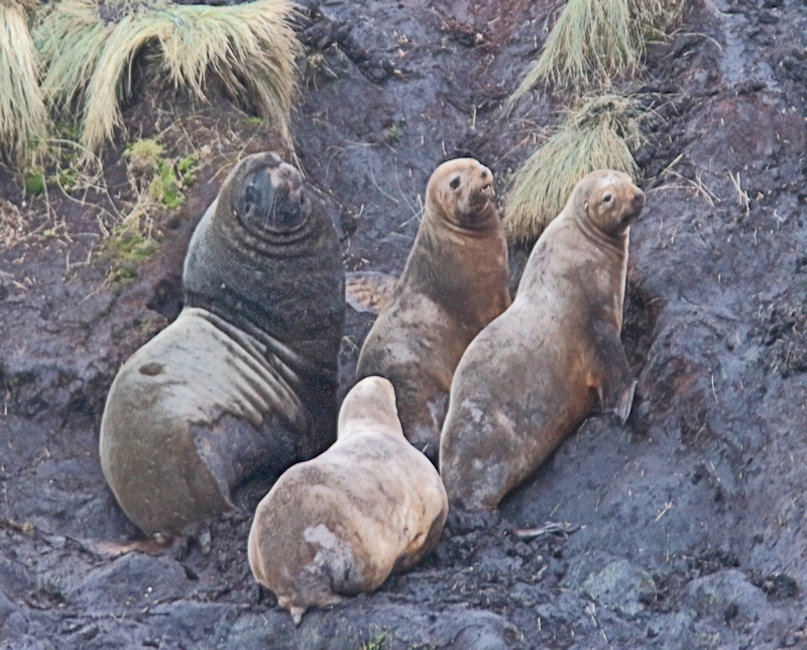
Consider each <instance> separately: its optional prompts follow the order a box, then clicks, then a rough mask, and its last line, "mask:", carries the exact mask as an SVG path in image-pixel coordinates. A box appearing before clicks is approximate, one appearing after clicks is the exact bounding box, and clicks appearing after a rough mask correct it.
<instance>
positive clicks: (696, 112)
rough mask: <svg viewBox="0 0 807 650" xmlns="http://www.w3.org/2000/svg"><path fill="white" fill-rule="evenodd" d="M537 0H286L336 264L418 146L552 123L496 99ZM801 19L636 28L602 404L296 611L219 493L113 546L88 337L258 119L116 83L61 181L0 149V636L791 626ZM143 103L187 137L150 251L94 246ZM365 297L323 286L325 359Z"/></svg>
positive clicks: (120, 527)
mask: <svg viewBox="0 0 807 650" xmlns="http://www.w3.org/2000/svg"><path fill="white" fill-rule="evenodd" d="M561 4H562V3H560V2H545V1H541V0H537V1H535V2H526V1H520V0H500V1H498V2H492V1H491V2H486V1H484V0H480V1H474V2H471V1H466V0H450V1H449V2H435V3H431V2H419V1H416V0H401V1H400V2H397V3H391V2H380V1H361V2H358V1H357V2H341V1H339V0H329V1H327V2H322V3H321V4H319V6H317V5H315V4H314V3H312V2H306V3H304V5H305V18H304V20H303V21H301V24H300V26H299V34H300V36H301V38H302V40H303V42H304V43H305V46H306V58H305V60H304V61H302V62H301V69H302V71H303V73H304V78H305V82H304V89H303V93H302V97H301V101H300V104H299V109H298V111H297V113H296V116H295V121H294V133H295V136H296V151H297V154H298V156H299V160H300V163H301V165H302V167H303V168H304V169H305V171H306V173H307V175H308V177H309V179H310V180H311V182H312V183H313V184H315V185H316V186H317V187H319V188H320V189H321V190H322V191H323V193H324V194H325V195H326V198H327V201H328V207H329V210H330V212H331V215H332V217H333V219H334V222H335V224H336V225H337V227H338V229H339V232H340V236H341V240H342V243H343V250H344V258H345V265H346V268H347V269H348V270H349V271H354V270H377V271H384V272H390V273H398V272H399V271H400V270H401V268H402V266H403V261H404V258H405V256H406V253H407V251H408V249H409V246H410V244H411V242H412V240H413V238H414V235H415V232H416V230H417V225H418V219H417V215H418V212H419V207H420V200H421V197H422V195H423V191H424V188H425V183H426V180H427V178H428V175H429V174H430V172H431V170H432V169H433V168H434V167H435V166H436V165H437V164H438V163H439V162H440V161H442V160H444V159H446V158H449V157H454V156H457V155H474V156H476V157H478V158H480V159H481V160H483V161H484V162H485V163H486V164H488V165H489V166H490V167H491V168H492V169H493V171H494V174H496V176H497V178H498V182H499V187H500V188H501V187H502V185H503V184H504V183H506V180H507V177H508V175H509V174H510V173H511V172H512V170H513V169H514V168H515V167H516V166H517V165H518V164H519V163H520V162H521V161H523V160H524V159H525V158H526V157H527V156H528V155H529V154H530V153H531V152H532V150H533V149H534V146H535V143H536V141H537V140H536V136H535V133H536V132H539V130H540V128H541V127H545V126H548V125H552V124H556V123H557V120H558V110H559V107H560V106H561V105H562V102H563V99H564V98H563V97H562V96H560V95H553V94H552V93H550V92H547V91H545V90H538V91H536V92H534V93H533V94H532V95H531V96H529V97H528V98H526V99H524V100H522V102H521V103H520V104H519V106H518V107H517V108H516V110H515V111H514V112H513V114H511V115H510V116H507V115H505V114H504V113H503V111H502V110H501V104H502V100H503V99H504V98H505V97H506V96H507V94H508V93H509V92H511V91H512V90H513V89H514V88H515V87H516V85H517V84H518V81H519V80H520V76H521V74H522V72H523V71H524V69H525V66H526V65H527V64H528V62H529V61H530V60H531V59H532V58H534V57H535V56H536V55H537V52H538V50H539V48H540V45H541V43H542V42H543V40H544V39H545V38H546V35H547V25H548V24H549V25H551V24H552V22H553V20H554V17H555V15H556V12H557V9H558V7H559V6H560V5H561ZM805 33H807V8H806V7H805V5H804V3H803V2H802V1H801V0H764V1H763V0H692V1H691V2H690V3H689V9H688V11H687V15H686V20H685V24H684V25H683V26H682V27H681V29H680V30H679V32H678V33H677V34H676V35H675V37H674V38H673V39H672V41H671V42H670V43H669V44H667V45H663V46H657V47H654V48H653V49H652V50H651V52H650V58H649V63H650V65H649V72H648V73H647V75H646V76H644V77H643V78H642V80H641V81H640V84H641V87H640V88H639V90H640V92H641V93H642V97H643V101H644V102H645V103H646V104H647V105H648V106H652V107H654V108H655V110H656V117H655V119H653V120H651V121H650V122H649V123H648V124H647V129H648V135H649V138H650V139H649V142H648V144H647V145H646V146H645V147H643V148H642V149H641V150H640V151H639V152H638V153H637V160H638V162H639V163H640V165H641V167H642V170H643V173H644V175H645V180H644V182H643V186H644V187H645V189H646V190H647V202H646V207H645V210H644V213H643V215H642V217H641V219H640V221H639V222H637V224H636V225H635V226H634V227H633V229H632V242H631V252H630V268H629V277H628V284H629V286H628V292H627V299H626V324H625V330H624V334H623V339H624V343H625V346H626V349H627V351H628V355H629V358H630V360H631V362H632V365H633V367H634V368H635V372H636V375H637V377H638V382H639V383H638V388H637V393H636V401H635V403H634V410H633V413H632V415H631V417H630V419H629V420H628V422H627V424H626V425H624V426H620V425H619V424H618V423H616V422H614V421H611V420H609V419H607V418H595V419H591V420H589V421H587V422H586V423H585V424H584V425H583V426H582V427H581V429H580V431H579V432H578V433H577V434H576V435H574V436H572V437H571V438H570V439H568V440H567V441H566V442H565V443H564V444H563V445H562V446H561V447H560V449H559V450H558V451H557V453H556V454H555V455H554V456H553V457H552V458H551V459H550V461H549V462H548V463H547V464H546V466H545V467H544V468H542V469H541V470H540V472H539V473H538V475H537V476H536V477H535V478H534V479H533V480H532V481H530V482H529V483H528V484H526V485H525V486H524V487H523V489H521V490H519V491H518V492H516V493H515V494H513V495H512V496H511V497H510V498H508V499H507V500H506V501H505V502H504V503H503V504H502V507H501V510H500V511H499V512H496V513H493V514H486V515H468V514H464V513H460V512H454V513H452V514H451V515H450V518H449V522H448V525H447V527H446V530H445V532H444V534H443V538H442V540H441V542H440V544H439V546H438V547H437V549H436V551H435V552H434V553H433V554H432V555H431V556H430V557H429V558H428V559H427V560H425V561H424V562H423V563H422V565H420V566H419V567H417V568H416V569H415V570H414V571H412V572H411V573H408V574H406V575H402V576H397V577H393V578H391V579H389V580H388V581H387V582H386V583H385V584H384V585H383V586H382V587H381V588H380V589H379V590H378V591H377V592H376V593H374V594H371V595H363V596H360V597H358V598H356V599H354V600H352V601H350V602H349V603H347V604H345V605H341V606H337V607H334V608H332V609H328V610H315V611H311V612H310V613H308V614H307V615H306V616H305V618H304V621H303V623H302V625H301V626H300V628H299V629H297V628H295V627H294V626H293V624H292V622H291V619H290V617H289V616H288V614H287V613H286V612H284V611H281V610H279V609H278V608H276V607H275V603H274V600H273V598H272V596H271V595H267V594H261V593H260V592H259V590H258V588H257V587H256V585H255V583H254V582H253V581H252V578H251V576H250V573H249V568H248V566H247V561H246V536H247V532H248V529H249V523H250V520H249V515H248V514H233V515H232V516H228V517H225V518H223V519H222V520H221V521H219V522H216V523H215V524H214V525H213V527H212V541H211V545H210V550H209V552H203V550H202V549H201V548H200V547H199V545H198V544H195V543H191V544H190V546H189V547H188V548H184V549H183V548H175V549H174V550H173V551H170V552H161V553H156V554H147V553H142V552H138V551H130V552H122V546H123V545H125V543H126V542H127V541H128V540H135V539H137V538H138V534H137V531H136V529H135V528H134V527H133V526H132V525H131V524H129V523H128V522H127V521H126V519H125V518H124V516H123V515H122V513H121V512H120V510H119V509H118V507H117V505H116V504H115V502H114V499H113V497H112V495H111V493H110V492H109V490H108V489H107V487H106V484H105V482H104V480H103V477H102V474H101V470H100V466H99V462H98V453H97V443H98V429H99V421H100V416H101V412H102V409H103V403H104V398H105V394H106V391H107V389H108V387H109V385H110V383H111V381H112V378H113V377H114V374H115V372H116V370H117V368H118V367H119V365H120V364H121V363H122V362H123V361H124V360H125V359H126V358H127V357H128V356H129V355H130V354H131V353H132V352H133V351H134V350H135V349H136V348H137V347H138V346H139V345H141V344H142V343H143V342H144V341H146V340H147V339H148V338H150V337H151V336H153V335H154V334H155V333H156V332H157V331H159V330H160V329H161V328H162V327H164V326H165V325H166V324H167V323H168V322H170V320H171V319H172V318H173V317H174V316H175V315H176V314H177V313H178V311H179V308H180V295H181V294H180V286H179V278H180V270H181V263H182V258H183V255H184V249H185V246H186V244H187V240H188V237H189V236H190V232H191V230H192V228H193V225H194V223H195V221H196V220H197V219H198V218H199V217H200V216H201V214H202V212H203V209H204V207H205V206H206V205H207V203H208V202H209V201H210V200H211V199H212V198H213V197H214V196H215V192H216V188H217V187H218V184H219V183H220V181H221V179H222V178H223V173H224V172H225V171H226V169H227V167H228V166H229V165H231V164H232V163H233V162H234V160H235V159H237V157H238V156H239V155H241V154H242V153H243V152H244V151H252V150H259V149H262V148H267V147H273V146H276V145H277V143H276V140H275V139H274V138H273V136H272V134H271V132H270V131H269V130H268V129H266V128H265V127H261V126H256V125H255V123H254V120H249V119H246V115H241V114H239V113H236V112H235V111H234V110H233V109H232V108H231V107H230V105H229V104H227V103H226V102H225V101H224V100H222V101H215V102H213V105H212V106H208V107H197V108H194V107H191V106H190V105H189V104H188V102H187V101H185V100H183V98H181V97H179V98H177V97H176V96H175V95H173V94H172V93H171V92H170V91H167V90H158V91H154V92H152V91H149V92H146V91H145V90H143V91H142V92H138V94H137V95H136V97H135V98H134V99H133V101H131V102H130V103H129V104H128V105H127V110H126V123H127V132H126V133H122V134H121V135H120V138H119V140H118V141H117V142H116V145H115V146H114V147H110V148H109V149H108V150H107V152H106V154H105V156H104V161H103V166H104V170H105V179H106V186H105V187H100V186H99V185H98V183H97V182H96V183H95V189H93V188H90V189H88V191H87V193H86V195H80V196H79V198H82V196H83V198H85V199H86V202H85V203H84V204H82V203H79V202H78V201H76V200H73V199H68V198H66V197H65V196H64V195H63V194H61V193H60V192H59V191H58V189H57V188H54V187H50V188H49V193H48V198H47V200H46V199H45V197H42V196H39V197H37V198H33V199H31V198H30V197H28V198H26V197H25V196H24V195H23V193H22V192H21V190H20V186H19V182H18V179H16V178H15V177H14V175H13V174H12V173H11V172H10V171H9V170H5V169H2V170H0V183H1V184H2V185H0V187H2V191H3V203H2V214H3V220H2V225H3V231H2V234H3V239H2V241H3V242H4V243H5V244H6V245H7V248H5V249H3V250H0V647H2V648H14V649H20V648H114V647H143V646H145V647H154V648H198V647H216V648H232V649H236V648H238V649H243V648H305V649H309V648H340V649H341V648H345V649H356V648H367V649H370V648H372V649H380V648H390V649H393V648H395V649H397V648H457V649H460V648H463V649H465V648H469V649H491V650H492V649H497V648H537V647H547V648H610V647H613V648H631V647H636V648H778V647H807V598H805V595H804V591H805V589H806V588H807V527H805V525H804V524H803V522H804V517H805V500H806V499H805V489H804V486H805V485H807V463H806V462H805V461H806V460H807V438H806V435H807V406H806V404H807V399H806V396H807V374H806V373H807V332H806V331H805V327H806V326H807V320H806V319H805V311H806V310H807V306H805V305H807V252H806V251H807V227H806V226H805V219H806V218H807V215H805V205H807V190H806V189H805V188H807V179H805V175H806V174H807V160H806V159H805V141H806V137H805V119H804V114H805V88H807V49H805V46H806V45H807V43H805V36H804V35H805ZM140 82H141V83H140V86H138V85H137V84H136V87H139V88H142V87H143V86H145V80H140ZM154 133H163V137H164V140H165V141H167V142H168V143H169V144H170V145H171V147H172V150H171V153H172V155H176V156H181V155H185V154H186V153H188V151H189V150H190V149H196V150H199V151H202V155H200V160H201V162H202V167H201V169H200V170H199V172H198V174H197V181H196V183H195V184H194V185H193V186H192V187H191V188H190V189H189V190H187V191H186V202H185V204H184V205H183V206H182V207H180V208H179V209H177V210H171V211H169V210H165V211H162V212H160V213H159V214H158V215H157V217H155V219H154V223H153V233H154V236H155V238H156V239H157V240H159V242H160V247H159V250H158V251H157V253H156V254H154V255H152V256H151V257H149V258H148V259H145V260H140V259H139V258H136V256H135V259H129V258H125V259H123V260H122V259H121V255H120V253H119V254H117V255H116V254H115V253H114V251H113V252H112V253H110V251H109V248H108V247H106V246H104V245H103V244H102V239H103V238H102V237H101V233H102V232H103V231H104V229H109V228H111V227H112V225H113V224H114V223H115V219H116V217H115V215H114V212H115V209H116V208H115V206H116V205H117V206H119V205H122V204H123V203H125V201H126V200H127V197H129V198H131V188H132V184H131V183H130V181H129V180H128V179H127V177H126V173H125V164H124V162H123V161H122V160H121V152H122V150H123V147H124V146H125V144H126V142H129V141H133V140H134V139H137V137H139V135H141V134H142V135H150V134H154ZM539 139H540V138H538V140H539ZM205 147H206V148H205ZM17 224H19V229H18V228H17V227H16V225H17ZM524 254H525V251H524V250H521V249H514V250H513V251H512V259H513V277H514V280H515V279H516V278H517V277H518V274H519V272H520V268H521V265H522V264H523V260H524ZM144 257H146V256H144ZM130 276H134V277H130ZM371 319H372V316H371V315H369V314H365V313H358V312H354V311H352V310H350V309H349V310H348V314H347V321H348V329H347V332H346V338H345V345H344V347H343V354H342V386H343V390H344V389H346V388H347V387H348V386H349V384H350V380H351V374H352V371H353V368H354V366H355V362H356V357H357V352H358V346H360V344H361V342H362V339H363V337H364V335H365V334H366V332H367V330H368V328H369V325H370V323H371ZM547 522H555V523H557V524H560V525H559V526H556V527H551V526H550V527H549V532H543V533H541V534H537V535H534V536H532V537H524V536H523V534H519V531H523V529H535V528H538V527H541V526H544V525H545V524H546V523H547ZM551 531H555V532H551ZM534 532H538V531H534Z"/></svg>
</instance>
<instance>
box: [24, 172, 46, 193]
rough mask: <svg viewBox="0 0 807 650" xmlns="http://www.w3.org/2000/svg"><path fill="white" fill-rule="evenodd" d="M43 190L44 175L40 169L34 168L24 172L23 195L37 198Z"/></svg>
mask: <svg viewBox="0 0 807 650" xmlns="http://www.w3.org/2000/svg"><path fill="white" fill-rule="evenodd" d="M44 190H45V173H44V171H43V169H42V168H41V167H34V168H31V169H29V170H28V171H27V172H25V193H26V194H28V195H29V196H37V195H39V194H42V192H43V191H44Z"/></svg>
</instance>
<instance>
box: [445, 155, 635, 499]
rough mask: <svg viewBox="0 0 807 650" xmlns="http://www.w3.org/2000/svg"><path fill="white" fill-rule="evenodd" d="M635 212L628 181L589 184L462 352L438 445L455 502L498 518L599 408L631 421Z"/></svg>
mask: <svg viewBox="0 0 807 650" xmlns="http://www.w3.org/2000/svg"><path fill="white" fill-rule="evenodd" d="M643 205H644V195H643V194H642V192H641V190H640V189H639V188H637V187H636V186H635V185H633V183H632V182H631V179H630V177H629V176H627V175H626V174H622V173H620V172H615V171H610V170H601V171H598V172H593V173H591V174H588V175H587V176H585V177H584V178H583V180H581V181H580V183H578V185H577V187H576V188H575V190H574V192H573V193H572V195H571V197H570V198H569V201H568V202H567V204H566V207H565V208H564V209H563V211H562V212H561V213H560V215H559V216H558V217H557V218H556V219H555V220H554V221H553V222H552V223H551V224H550V225H549V226H548V227H547V228H546V230H545V231H544V233H543V234H542V235H541V238H540V239H539V240H538V242H537V243H536V245H535V247H534V249H533V251H532V253H531V255H530V258H529V260H528V261H527V266H526V268H525V269H524V274H523V275H522V277H521V281H520V283H519V287H518V291H517V292H516V297H515V299H514V301H513V304H512V305H511V306H510V308H509V309H508V310H507V311H505V312H504V313H503V314H502V315H501V316H499V317H498V318H497V319H496V320H494V321H493V322H492V323H490V325H488V326H487V327H486V328H485V329H484V330H482V332H480V334H479V336H477V337H476V338H475V339H474V341H473V342H472V343H471V344H470V345H469V346H468V349H467V350H466V352H465V354H464V355H463V357H462V360H461V361H460V363H459V366H458V367H457V372H456V373H455V375H454V383H453V385H452V387H451V400H450V404H449V408H448V414H447V415H446V419H445V424H444V426H443V431H442V435H441V440H440V474H441V476H442V478H443V481H444V482H445V485H446V489H447V491H448V495H449V499H450V500H451V502H452V504H456V505H459V506H462V507H465V508H469V509H483V508H495V507H496V506H497V505H498V503H499V501H500V500H501V499H502V497H504V495H505V494H507V493H508V492H509V491H510V490H512V489H513V488H514V487H516V486H517V485H519V484H520V483H521V482H522V481H524V480H525V479H526V478H527V477H529V476H530V475H531V474H532V473H533V472H535V470H536V469H537V468H538V467H539V466H540V465H541V463H543V462H544V460H546V458H547V457H548V456H549V454H550V453H552V451H553V450H554V449H555V447H557V446H558V445H559V444H560V443H561V441H562V440H563V439H564V438H565V437H566V436H567V435H568V434H570V433H571V432H572V431H574V430H575V428H576V427H577V426H578V425H579V424H580V423H581V422H582V420H583V419H584V418H585V417H586V415H587V414H588V413H589V412H590V411H591V410H592V409H593V408H594V407H595V406H597V405H599V407H600V409H601V410H603V411H608V410H610V411H614V412H615V413H617V414H618V415H619V416H620V417H621V419H622V421H623V422H624V421H625V420H626V419H627V417H628V414H629V413H630V408H631V404H632V402H633V391H634V387H635V385H636V382H635V381H634V379H633V377H632V375H631V372H630V369H629V367H628V362H627V359H626V357H625V351H624V349H623V347H622V342H621V340H620V333H621V331H622V304H623V301H624V298H625V278H626V270H627V262H628V240H629V228H630V224H631V223H632V222H633V221H634V220H635V219H636V218H637V217H638V216H639V213H640V212H641V210H642V207H643Z"/></svg>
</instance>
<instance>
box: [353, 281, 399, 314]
mask: <svg viewBox="0 0 807 650" xmlns="http://www.w3.org/2000/svg"><path fill="white" fill-rule="evenodd" d="M397 282H398V278H397V277H396V276H394V275H389V274H388V273H379V272H378V271H356V272H354V273H347V274H346V277H345V298H346V299H347V304H349V305H350V306H351V307H352V308H353V309H355V310H356V311H358V312H366V313H371V314H375V315H376V316H377V315H378V314H379V313H380V312H381V310H382V309H384V307H386V306H387V304H388V303H389V302H390V301H391V300H392V294H393V292H394V290H395V285H396V283H397Z"/></svg>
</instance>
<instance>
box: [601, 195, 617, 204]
mask: <svg viewBox="0 0 807 650" xmlns="http://www.w3.org/2000/svg"><path fill="white" fill-rule="evenodd" d="M613 198H614V197H613V195H612V194H611V193H610V192H608V193H607V194H606V195H605V196H604V197H602V202H603V203H610V202H611V201H612V200H613Z"/></svg>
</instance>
